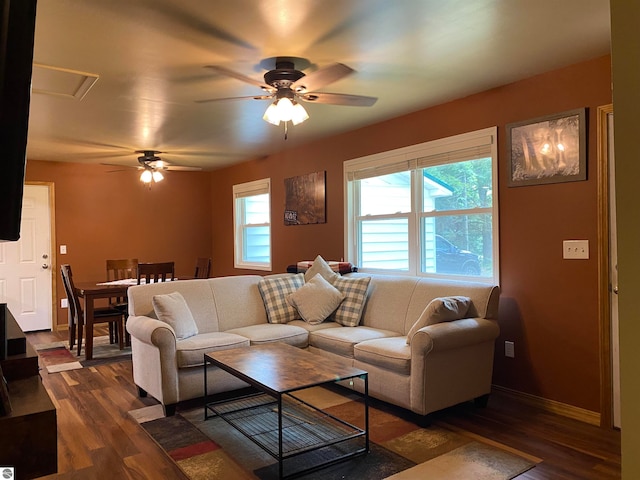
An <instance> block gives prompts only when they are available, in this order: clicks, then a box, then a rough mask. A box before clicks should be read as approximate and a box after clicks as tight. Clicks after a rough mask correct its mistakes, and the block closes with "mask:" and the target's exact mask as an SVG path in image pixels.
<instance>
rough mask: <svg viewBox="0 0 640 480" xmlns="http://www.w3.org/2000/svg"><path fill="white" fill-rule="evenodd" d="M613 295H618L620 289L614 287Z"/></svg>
mask: <svg viewBox="0 0 640 480" xmlns="http://www.w3.org/2000/svg"><path fill="white" fill-rule="evenodd" d="M613 293H615V294H616V295H617V294H618V287H617V286H616V287H613Z"/></svg>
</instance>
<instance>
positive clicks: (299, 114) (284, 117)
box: [262, 97, 309, 125]
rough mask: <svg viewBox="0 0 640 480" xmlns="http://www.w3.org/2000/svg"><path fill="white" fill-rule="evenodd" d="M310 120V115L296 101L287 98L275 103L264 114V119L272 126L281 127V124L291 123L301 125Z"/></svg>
mask: <svg viewBox="0 0 640 480" xmlns="http://www.w3.org/2000/svg"><path fill="white" fill-rule="evenodd" d="M308 118H309V114H308V113H307V111H306V110H305V109H304V107H303V106H302V105H300V104H299V103H298V102H296V101H293V102H292V101H291V100H289V99H288V98H287V97H284V98H281V99H279V100H276V101H275V102H273V103H272V104H271V105H269V107H268V108H267V110H266V111H265V112H264V116H263V117H262V119H263V120H264V121H266V122H268V123H270V124H272V125H280V122H291V123H293V124H294V125H299V124H301V123H302V122H304V121H305V120H307V119H308Z"/></svg>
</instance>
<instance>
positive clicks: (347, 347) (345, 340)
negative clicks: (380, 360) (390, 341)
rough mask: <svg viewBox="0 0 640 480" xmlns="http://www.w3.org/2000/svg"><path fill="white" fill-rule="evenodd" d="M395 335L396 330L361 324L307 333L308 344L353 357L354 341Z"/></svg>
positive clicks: (358, 341)
mask: <svg viewBox="0 0 640 480" xmlns="http://www.w3.org/2000/svg"><path fill="white" fill-rule="evenodd" d="M397 335H398V334H397V333H396V332H392V331H390V330H378V329H376V328H369V327H363V326H360V327H356V328H325V329H323V330H316V331H314V332H311V333H310V334H309V345H311V346H314V347H316V348H319V349H321V350H326V351H328V352H331V353H335V354H336V355H342V356H343V357H348V358H353V346H354V345H355V344H356V343H360V342H363V341H365V340H371V339H374V338H385V337H395V336H397ZM403 339H404V337H403Z"/></svg>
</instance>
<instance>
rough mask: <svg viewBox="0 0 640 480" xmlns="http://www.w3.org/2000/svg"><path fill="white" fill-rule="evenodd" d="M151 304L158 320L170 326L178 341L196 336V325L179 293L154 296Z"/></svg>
mask: <svg viewBox="0 0 640 480" xmlns="http://www.w3.org/2000/svg"><path fill="white" fill-rule="evenodd" d="M151 304H152V305H153V309H154V310H155V312H156V317H158V320H161V321H163V322H165V323H168V324H169V325H171V328H173V330H174V332H176V338H177V339H178V340H182V339H184V338H189V337H193V336H194V335H197V334H198V325H196V321H195V320H194V318H193V315H192V314H191V310H189V306H188V305H187V302H186V301H185V299H184V297H183V296H182V294H181V293H180V292H173V293H168V294H165V295H154V296H153V298H152V299H151Z"/></svg>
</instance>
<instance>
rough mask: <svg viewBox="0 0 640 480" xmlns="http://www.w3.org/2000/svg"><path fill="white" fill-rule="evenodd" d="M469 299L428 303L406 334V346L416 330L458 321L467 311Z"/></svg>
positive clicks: (451, 299)
mask: <svg viewBox="0 0 640 480" xmlns="http://www.w3.org/2000/svg"><path fill="white" fill-rule="evenodd" d="M469 305H471V299H470V298H469V297H461V296H457V297H436V298H434V299H433V300H431V301H430V302H429V304H428V305H427V306H426V307H425V309H424V310H423V311H422V313H421V314H420V317H418V320H416V323H414V324H413V326H412V327H411V329H410V330H409V333H408V334H407V345H411V339H412V338H413V336H414V335H415V334H416V332H417V331H418V330H420V329H421V328H422V327H426V326H427V325H434V324H436V323H441V322H450V321H452V320H459V319H461V318H464V316H465V315H466V314H467V312H468V311H469Z"/></svg>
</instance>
